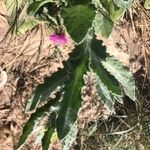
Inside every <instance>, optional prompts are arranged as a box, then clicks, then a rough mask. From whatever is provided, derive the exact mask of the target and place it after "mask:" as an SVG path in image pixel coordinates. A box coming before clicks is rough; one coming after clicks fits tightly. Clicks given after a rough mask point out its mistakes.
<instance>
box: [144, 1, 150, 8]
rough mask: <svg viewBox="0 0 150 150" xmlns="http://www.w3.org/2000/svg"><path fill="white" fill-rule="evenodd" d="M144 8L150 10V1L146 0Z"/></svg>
mask: <svg viewBox="0 0 150 150" xmlns="http://www.w3.org/2000/svg"><path fill="white" fill-rule="evenodd" d="M144 7H145V9H150V0H145V2H144Z"/></svg>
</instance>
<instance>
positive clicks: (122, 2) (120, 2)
mask: <svg viewBox="0 0 150 150" xmlns="http://www.w3.org/2000/svg"><path fill="white" fill-rule="evenodd" d="M114 3H115V4H116V5H117V6H118V7H124V8H130V7H131V5H132V0H114Z"/></svg>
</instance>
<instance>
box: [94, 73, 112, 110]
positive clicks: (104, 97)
mask: <svg viewBox="0 0 150 150" xmlns="http://www.w3.org/2000/svg"><path fill="white" fill-rule="evenodd" d="M95 78H96V89H97V92H98V95H99V96H100V99H101V101H103V103H104V104H105V105H106V106H107V107H108V108H109V110H110V111H112V112H113V111H114V102H115V101H113V99H112V97H111V93H110V91H109V90H108V88H107V87H106V86H105V85H104V84H103V82H102V81H101V80H100V78H99V77H98V76H97V75H95Z"/></svg>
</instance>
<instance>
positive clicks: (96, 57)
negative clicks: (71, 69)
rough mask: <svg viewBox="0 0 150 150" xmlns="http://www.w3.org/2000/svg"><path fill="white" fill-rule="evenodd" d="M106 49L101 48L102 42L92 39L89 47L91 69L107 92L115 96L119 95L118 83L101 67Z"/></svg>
mask: <svg viewBox="0 0 150 150" xmlns="http://www.w3.org/2000/svg"><path fill="white" fill-rule="evenodd" d="M106 56H107V55H106V47H104V46H102V41H98V40H96V39H95V38H93V41H92V46H91V64H90V66H91V68H92V70H93V71H94V72H96V74H97V75H98V76H99V78H100V80H101V81H102V82H103V83H104V85H105V86H107V88H108V90H110V91H111V92H112V93H115V94H116V95H121V89H120V86H119V83H118V81H117V80H116V79H115V78H114V77H113V76H112V75H111V74H110V73H109V72H108V71H107V70H106V69H105V68H104V67H103V66H102V63H101V61H102V60H105V58H106Z"/></svg>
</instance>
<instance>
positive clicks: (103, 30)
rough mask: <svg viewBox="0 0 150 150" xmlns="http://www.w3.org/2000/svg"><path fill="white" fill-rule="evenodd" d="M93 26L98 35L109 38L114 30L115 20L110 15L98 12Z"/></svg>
mask: <svg viewBox="0 0 150 150" xmlns="http://www.w3.org/2000/svg"><path fill="white" fill-rule="evenodd" d="M93 26H94V29H95V33H96V35H100V36H102V37H105V38H108V37H109V35H110V33H111V32H112V28H113V22H112V20H111V18H110V17H108V16H107V15H105V14H102V13H98V14H96V16H95V19H94V22H93Z"/></svg>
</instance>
